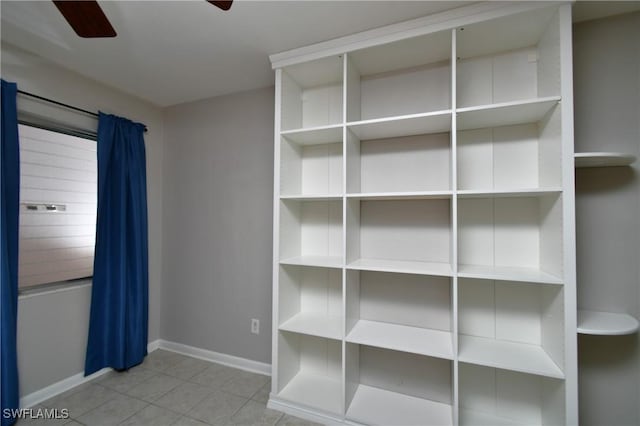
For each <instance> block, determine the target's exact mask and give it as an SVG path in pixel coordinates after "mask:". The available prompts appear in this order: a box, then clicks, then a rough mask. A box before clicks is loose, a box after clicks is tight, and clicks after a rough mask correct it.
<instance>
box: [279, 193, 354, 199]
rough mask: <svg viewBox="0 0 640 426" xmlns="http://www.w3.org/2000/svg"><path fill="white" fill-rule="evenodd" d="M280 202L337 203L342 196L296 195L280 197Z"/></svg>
mask: <svg viewBox="0 0 640 426" xmlns="http://www.w3.org/2000/svg"><path fill="white" fill-rule="evenodd" d="M280 199H281V200H285V201H286V200H292V201H339V200H342V195H336V194H309V195H304V194H296V195H281V196H280Z"/></svg>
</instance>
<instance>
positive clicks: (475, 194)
mask: <svg viewBox="0 0 640 426" xmlns="http://www.w3.org/2000/svg"><path fill="white" fill-rule="evenodd" d="M561 192H562V188H522V189H493V190H491V189H490V190H476V189H463V190H458V197H460V198H507V197H537V196H545V195H549V194H559V193H561Z"/></svg>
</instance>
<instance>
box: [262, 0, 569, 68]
mask: <svg viewBox="0 0 640 426" xmlns="http://www.w3.org/2000/svg"><path fill="white" fill-rule="evenodd" d="M557 3H559V4H561V3H567V2H566V1H557ZM547 6H549V3H548V2H536V1H506V2H503V1H496V2H491V1H489V2H481V3H475V4H471V5H469V6H462V7H458V8H455V9H451V10H446V11H444V12H440V13H435V14H432V15H427V16H424V17H422V18H417V19H412V20H409V21H405V22H399V23H396V24H391V25H387V26H384V27H380V28H375V29H372V30H368V31H363V32H360V33H356V34H352V35H348V36H344V37H339V38H335V39H333V40H328V41H323V42H320V43H316V44H312V45H310V46H304V47H299V48H297V49H292V50H287V51H285V52H280V53H274V54H273V55H270V56H269V59H270V60H271V67H272V68H273V69H277V68H282V67H286V66H289V65H294V64H299V63H302V62H309V61H312V60H315V59H320V58H325V57H327V56H333V55H343V54H345V53H348V52H352V51H354V50H359V49H364V48H367V47H372V46H377V45H380V44H386V43H391V42H394V41H399V40H403V39H406V38H411V37H417V36H421V35H425V34H430V33H434V32H438V31H443V30H449V29H451V28H455V27H458V26H462V25H469V24H472V23H475V22H480V21H485V20H487V19H490V18H498V17H501V16H505V15H511V14H514V13H519V12H525V11H529V10H534V9H538V8H542V7H547Z"/></svg>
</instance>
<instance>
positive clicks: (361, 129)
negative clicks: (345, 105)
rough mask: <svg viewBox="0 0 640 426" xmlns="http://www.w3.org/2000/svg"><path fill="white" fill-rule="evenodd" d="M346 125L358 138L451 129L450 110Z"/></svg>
mask: <svg viewBox="0 0 640 426" xmlns="http://www.w3.org/2000/svg"><path fill="white" fill-rule="evenodd" d="M347 126H348V128H349V130H351V131H352V132H353V134H355V135H356V136H357V137H358V139H360V140H370V139H385V138H391V137H401V136H413V135H422V134H428V133H443V132H449V131H450V130H451V110H444V111H436V112H429V113H422V114H410V115H404V116H399V117H387V118H377V119H372V120H363V121H355V122H351V123H347Z"/></svg>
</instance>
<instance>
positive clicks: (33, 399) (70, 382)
mask: <svg viewBox="0 0 640 426" xmlns="http://www.w3.org/2000/svg"><path fill="white" fill-rule="evenodd" d="M156 349H165V350H167V351H171V352H176V353H180V354H182V355H188V356H191V357H194V358H200V359H203V360H205V361H210V362H215V363H217V364H223V365H227V366H229V367H234V368H238V369H240V370H245V371H251V372H252V373H259V374H264V375H266V376H270V375H271V365H270V364H266V363H263V362H258V361H253V360H250V359H246V358H240V357H237V356H233V355H226V354H222V353H219V352H213V351H209V350H206V349H200V348H195V347H193V346H188V345H183V344H181V343H175V342H168V341H166V340H162V339H156V340H154V341H152V342H149V343H148V344H147V352H148V353H151V352H153V351H155V350H156ZM111 370H112V368H109V367H107V368H103V369H102V370H100V371H96V372H95V373H93V374H91V375H90V376H86V377H85V375H84V373H78V374H74V375H73V376H71V377H67V378H66V379H62V380H60V381H59V382H56V383H53V384H51V385H49V386H47V387H44V388H42V389H40V390H37V391H35V392H32V393H30V394H28V395H25V396H23V397H22V398H20V407H21V408H30V407H33V406H34V405H37V404H39V403H41V402H42V401H46V400H47V399H49V398H53V397H54V396H56V395H59V394H61V393H62V392H66V391H68V390H69V389H72V388H75V387H76V386H80V385H81V384H83V383H86V382H88V381H91V380H93V379H96V378H98V377H100V376H102V375H104V374H106V373H108V372H110V371H111Z"/></svg>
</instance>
